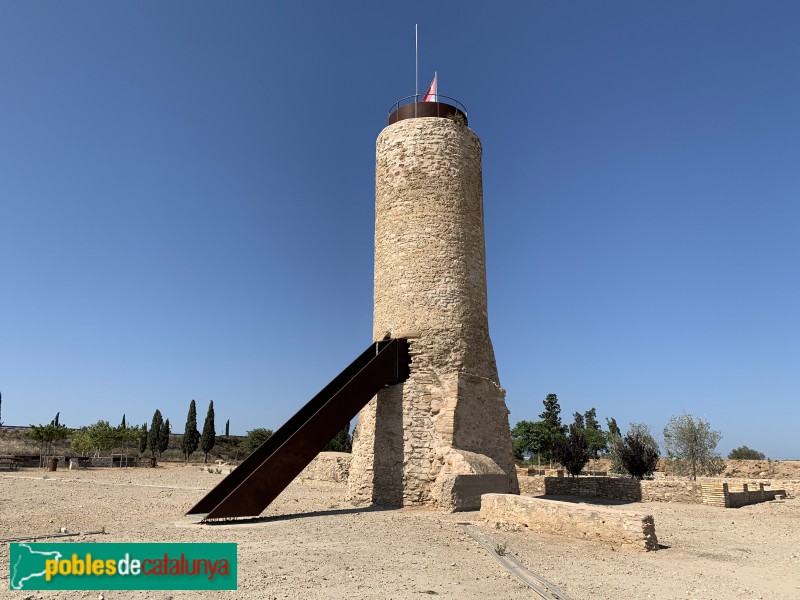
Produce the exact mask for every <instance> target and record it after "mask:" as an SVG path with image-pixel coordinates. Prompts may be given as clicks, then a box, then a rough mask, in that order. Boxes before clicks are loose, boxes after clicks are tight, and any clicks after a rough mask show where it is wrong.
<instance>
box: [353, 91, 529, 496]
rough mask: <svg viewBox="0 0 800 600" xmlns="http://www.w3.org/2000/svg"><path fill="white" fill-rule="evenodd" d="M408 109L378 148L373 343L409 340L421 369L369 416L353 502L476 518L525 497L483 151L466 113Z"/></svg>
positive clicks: (357, 444) (357, 446) (361, 427)
mask: <svg viewBox="0 0 800 600" xmlns="http://www.w3.org/2000/svg"><path fill="white" fill-rule="evenodd" d="M432 104H439V103H425V106H424V108H425V109H426V110H427V111H428V112H430V111H431V110H432V108H433V107H432V106H431V105H432ZM417 106H423V104H422V103H421V104H419V105H417ZM439 106H440V107H442V106H443V107H448V108H452V107H449V105H446V104H439ZM403 108H405V109H407V107H403ZM402 110H403V109H401V110H400V111H397V113H394V114H393V115H392V116H393V117H395V121H394V122H392V119H391V118H390V122H391V123H392V124H391V125H389V126H388V127H386V128H385V129H384V130H383V131H382V132H381V134H380V135H379V136H378V141H377V159H376V192H375V195H376V201H375V310H374V324H373V338H374V339H375V340H379V339H383V338H384V337H386V336H387V335H388V336H391V337H395V338H396V337H405V338H408V339H409V343H410V353H411V357H412V362H411V369H410V376H409V378H408V380H407V381H406V382H405V383H403V384H399V385H394V386H391V387H388V388H386V389H384V390H383V391H381V392H380V393H379V394H378V396H377V397H376V398H375V399H373V400H372V401H371V402H370V403H369V405H368V406H367V407H366V408H365V409H364V410H362V411H361V414H360V415H359V419H358V426H357V429H356V437H355V441H354V447H353V460H352V464H351V468H350V477H349V487H350V490H349V492H350V493H349V495H350V499H351V500H352V501H354V502H356V503H376V504H382V505H390V506H402V505H419V504H422V505H432V506H436V507H440V508H443V509H446V510H470V509H475V508H477V507H479V505H480V494H482V493H489V492H500V493H509V492H511V493H516V492H518V486H517V479H516V473H515V469H514V462H513V455H512V450H511V437H510V434H509V425H508V409H507V408H506V405H505V393H504V391H503V389H502V388H501V387H500V383H499V379H498V375H497V366H496V364H495V358H494V351H493V349H492V342H491V340H490V339H489V326H488V319H487V311H486V254H485V246H484V233H483V189H482V178H481V143H480V140H479V139H478V136H477V135H475V133H474V132H473V131H472V130H471V129H469V127H467V125H466V120H465V119H464V118H462V117H463V115H462V114H461V113H460V112H459V111H456V110H455V109H453V112H455V113H456V115H457V116H456V117H455V118H454V117H452V116H451V117H449V118H440V117H418V116H414V114H415V113H411V112H410V111H408V110H406V111H405V114H407V115H408V114H411V116H410V117H403V116H400V115H399V114H398V113H401V111H402ZM418 112H422V111H418ZM450 114H452V112H451V113H450ZM398 117H399V119H400V120H396V119H397V118H398Z"/></svg>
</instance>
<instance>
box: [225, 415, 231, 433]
mask: <svg viewBox="0 0 800 600" xmlns="http://www.w3.org/2000/svg"><path fill="white" fill-rule="evenodd" d="M230 434H231V420H230V419H228V420H227V421H225V437H228V436H230Z"/></svg>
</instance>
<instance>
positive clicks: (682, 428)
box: [511, 394, 764, 479]
mask: <svg viewBox="0 0 800 600" xmlns="http://www.w3.org/2000/svg"><path fill="white" fill-rule="evenodd" d="M543 404H544V411H543V412H542V413H541V414H540V415H539V420H538V421H519V422H518V423H517V424H516V425H515V426H514V428H513V429H512V430H511V438H512V444H513V450H514V456H515V458H516V459H517V460H519V461H522V460H523V459H524V458H525V455H528V456H530V457H534V456H535V457H536V460H537V463H538V464H540V465H541V461H542V460H544V461H545V462H548V463H549V464H550V466H551V467H552V466H553V464H554V463H556V462H557V463H559V464H561V465H562V466H563V467H564V469H566V471H567V472H568V473H569V474H570V475H571V476H573V477H574V476H577V475H578V474H580V472H581V471H582V470H583V469H584V467H585V466H586V464H587V463H588V462H589V460H590V459H592V458H598V457H599V456H601V455H604V456H607V457H608V458H610V460H611V472H613V473H618V474H628V475H630V476H631V477H635V478H638V479H642V478H644V477H648V476H651V475H652V474H653V472H654V471H655V468H656V466H657V464H658V460H659V458H660V456H661V450H660V448H659V446H658V443H657V442H656V440H655V438H654V437H653V435H652V433H651V432H650V428H649V427H648V426H647V425H645V424H643V423H631V425H630V427H629V428H628V431H627V432H626V433H625V434H623V433H622V431H621V430H620V428H619V426H618V425H617V421H616V419H614V418H613V417H612V418H606V425H607V430H606V431H604V430H603V428H602V426H601V425H600V423H599V422H598V420H597V411H596V410H595V409H594V408H590V409H589V410H587V411H585V412H583V413H580V412H575V413H573V415H572V417H573V421H572V423H569V424H567V425H565V424H564V423H562V421H561V407H560V405H559V402H558V397H557V396H556V394H548V395H547V397H546V398H545V399H544V401H543ZM663 436H664V446H665V450H666V457H667V459H668V460H669V465H670V468H671V470H672V471H674V472H675V473H677V474H679V475H688V476H689V477H691V478H692V479H696V478H697V476H698V475H711V476H713V475H719V474H720V473H722V471H723V470H724V469H725V463H724V460H723V459H722V457H721V456H719V455H718V454H717V453H716V447H717V444H718V443H719V441H720V439H721V438H722V434H721V433H720V432H719V431H716V430H714V429H712V428H711V425H710V424H709V422H708V421H707V420H705V419H702V418H697V417H695V416H694V415H692V414H689V413H683V414H681V415H679V416H673V417H671V418H670V419H669V421H668V422H667V425H666V426H665V427H664V431H663ZM728 457H729V458H731V459H750V460H753V459H763V458H764V454H763V453H761V452H758V451H757V450H752V449H750V448H748V447H747V446H741V447H740V448H736V449H734V450H732V451H731V452H730V454H729V455H728Z"/></svg>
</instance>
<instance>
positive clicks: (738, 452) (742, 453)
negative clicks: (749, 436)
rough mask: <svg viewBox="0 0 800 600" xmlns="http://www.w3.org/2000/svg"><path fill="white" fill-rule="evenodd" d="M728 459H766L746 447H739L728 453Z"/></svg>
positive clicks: (761, 453) (756, 451)
mask: <svg viewBox="0 0 800 600" xmlns="http://www.w3.org/2000/svg"><path fill="white" fill-rule="evenodd" d="M728 458H730V459H731V460H764V459H765V458H767V457H766V456H764V453H763V452H759V451H758V450H753V449H752V448H748V447H747V446H739V447H738V448H734V449H733V450H731V451H730V452H729V453H728Z"/></svg>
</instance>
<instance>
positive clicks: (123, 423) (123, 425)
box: [119, 413, 126, 429]
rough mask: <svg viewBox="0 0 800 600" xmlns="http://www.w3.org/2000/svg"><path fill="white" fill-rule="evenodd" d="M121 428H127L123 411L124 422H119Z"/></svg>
mask: <svg viewBox="0 0 800 600" xmlns="http://www.w3.org/2000/svg"><path fill="white" fill-rule="evenodd" d="M119 427H120V429H125V427H126V425H125V413H122V423H120V424H119Z"/></svg>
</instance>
